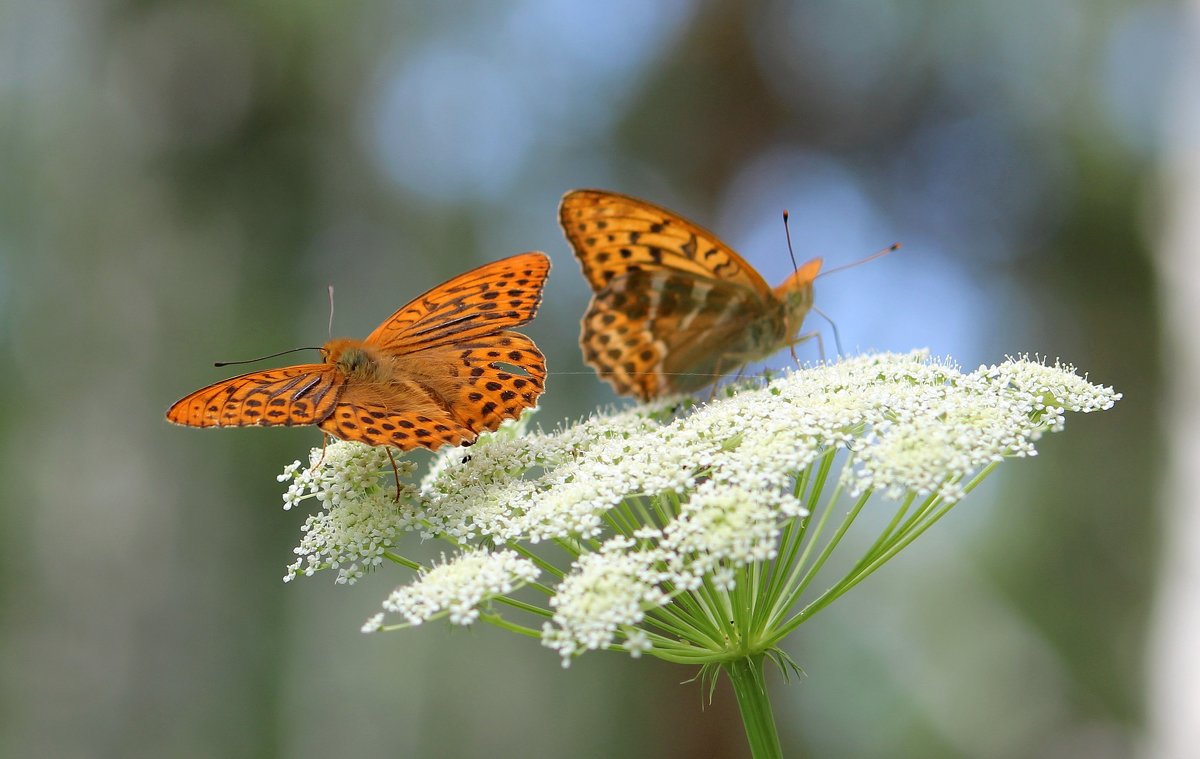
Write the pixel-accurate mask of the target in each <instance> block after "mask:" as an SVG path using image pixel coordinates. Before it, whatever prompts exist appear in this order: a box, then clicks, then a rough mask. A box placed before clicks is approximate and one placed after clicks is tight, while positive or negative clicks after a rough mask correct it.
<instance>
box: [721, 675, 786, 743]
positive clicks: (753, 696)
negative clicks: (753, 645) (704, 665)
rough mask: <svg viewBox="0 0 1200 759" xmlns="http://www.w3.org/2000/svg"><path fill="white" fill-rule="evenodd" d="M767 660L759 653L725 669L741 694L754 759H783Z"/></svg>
mask: <svg viewBox="0 0 1200 759" xmlns="http://www.w3.org/2000/svg"><path fill="white" fill-rule="evenodd" d="M765 661H766V656H765V655H764V654H755V655H754V656H748V657H746V658H744V659H738V660H736V661H732V662H728V663H726V664H723V665H721V667H722V669H724V670H725V674H727V675H729V681H730V682H731V683H733V692H734V693H735V694H737V702H738V708H739V709H740V710H741V712H742V723H743V724H744V725H745V726H746V740H747V741H748V742H749V743H750V754H751V755H752V756H753V757H754V759H782V757H783V749H782V748H781V747H780V746H779V733H778V732H777V731H776V730H775V717H774V715H772V714H771V699H770V697H769V696H768V695H767V681H766V678H765V677H764V676H763V674H764V672H763V663H764V662H765Z"/></svg>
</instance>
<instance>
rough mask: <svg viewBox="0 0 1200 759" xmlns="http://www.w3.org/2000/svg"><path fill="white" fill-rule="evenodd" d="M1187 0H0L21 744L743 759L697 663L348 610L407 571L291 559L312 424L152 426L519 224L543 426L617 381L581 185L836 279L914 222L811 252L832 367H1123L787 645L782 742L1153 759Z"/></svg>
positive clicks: (824, 748) (734, 720)
mask: <svg viewBox="0 0 1200 759" xmlns="http://www.w3.org/2000/svg"><path fill="white" fill-rule="evenodd" d="M1184 19H1185V15H1184V13H1183V11H1182V10H1181V9H1180V8H1177V7H1176V6H1175V5H1173V4H1171V3H1144V2H1117V1H1115V0H1113V1H1110V2H1087V1H1085V0H1074V1H1064V2H1054V3H1040V2H1028V1H1023V2H1022V1H1018V2H985V1H984V0H968V1H964V2H933V1H932V0H929V1H925V2H922V1H918V0H914V1H910V2H900V1H899V0H891V1H890V2H889V1H887V0H850V1H848V2H836V3H832V2H831V3H800V2H791V3H789V2H769V1H764V2H729V3H717V2H699V1H697V0H666V1H664V2H645V1H644V0H609V2H605V3H586V4H584V3H563V2H555V1H554V0H514V1H513V2H509V3H489V2H462V1H459V2H455V1H451V2H444V3H423V4H417V3H386V2H378V1H371V0H368V1H367V2H361V3H353V4H351V3H323V2H304V1H303V0H293V1H292V2H284V1H283V0H251V1H249V2H238V3H234V2H201V1H200V0H191V1H188V0H177V1H176V2H103V1H101V2H90V3H71V2H65V1H63V0H49V1H48V2H39V0H10V2H9V3H7V4H5V5H2V6H0V178H2V181H0V327H2V330H0V364H2V369H3V376H4V378H5V380H4V382H3V383H2V384H0V397H2V401H3V408H4V409H5V413H4V414H3V415H2V416H0V436H2V437H0V440H2V443H3V457H2V459H0V462H2V463H0V466H2V467H3V477H4V489H3V495H2V496H0V499H2V500H0V569H2V570H3V572H2V574H0V752H2V753H3V754H4V755H5V756H13V757H32V756H47V757H49V756H54V757H90V756H111V757H118V756H120V757H140V756H145V757H150V756H153V757H161V756H171V757H209V756H229V757H234V756H246V757H259V756H262V757H272V756H279V757H324V756H330V755H337V756H368V755H374V756H393V755H394V756H438V757H477V756H517V755H521V756H547V757H553V756H575V757H609V756H638V757H640V756H656V757H695V756H731V757H739V756H745V755H747V752H746V749H745V747H744V738H743V735H742V731H741V727H740V723H739V721H738V717H737V712H736V706H735V704H734V702H733V698H732V695H731V693H730V691H728V690H727V689H725V688H721V689H719V690H718V692H717V694H716V698H715V701H714V702H713V704H711V705H708V706H705V705H704V704H703V703H702V700H703V695H704V694H703V693H702V691H701V689H700V687H699V685H698V684H697V683H682V681H684V680H687V679H688V678H690V677H691V676H692V675H694V674H695V673H694V672H692V671H688V670H684V669H683V668H680V667H677V666H674V665H666V664H662V663H659V662H657V661H654V660H641V661H632V660H630V659H628V658H627V657H624V656H615V655H597V654H593V655H588V656H585V657H583V658H582V659H581V660H579V661H578V662H576V664H575V665H574V666H572V667H571V668H570V669H569V670H566V671H564V670H562V669H561V668H560V666H559V662H558V659H557V657H556V656H555V655H554V654H553V653H552V652H550V651H549V650H547V649H544V648H542V647H540V646H538V645H537V644H536V643H535V642H532V641H528V640H525V639H518V638H517V637H515V636H511V635H506V634H502V633H500V632H498V631H496V630H493V629H491V628H487V627H486V626H481V627H480V628H478V629H472V630H468V631H464V630H459V629H456V630H453V631H450V630H448V629H447V628H446V627H445V626H443V625H432V626H430V627H428V628H427V629H419V630H416V631H412V632H405V633H399V634H389V635H375V636H364V635H362V634H361V633H360V632H359V631H358V628H359V625H360V624H361V623H362V622H363V621H364V620H365V619H366V618H367V617H368V616H369V615H371V614H372V613H373V612H374V611H375V610H376V609H377V607H378V604H379V602H380V601H381V600H382V598H383V597H384V596H385V595H386V593H387V592H388V591H389V590H390V589H391V587H392V586H393V585H394V584H396V583H397V582H399V581H400V580H401V579H402V574H401V573H399V572H396V571H392V570H389V571H387V572H384V573H381V574H378V575H375V576H372V577H370V578H368V579H367V580H366V581H364V582H362V583H360V584H359V585H357V586H355V587H354V588H352V589H346V588H344V587H334V586H333V584H332V576H331V575H330V576H318V577H316V578H313V579H309V580H305V581H300V582H296V583H292V584H288V585H284V584H283V583H282V582H281V581H280V579H281V577H282V575H283V568H284V566H285V565H286V564H288V563H289V562H290V561H291V558H292V556H291V553H290V549H291V547H292V546H294V545H295V544H296V542H297V541H298V529H299V527H300V525H301V523H302V522H303V515H302V514H298V513H285V512H283V511H282V510H281V508H280V506H281V500H280V493H281V488H280V486H279V485H278V483H276V481H275V475H276V474H277V473H278V472H279V471H280V470H281V468H282V467H283V466H284V465H285V464H287V463H289V462H290V461H292V460H293V459H295V458H300V457H303V456H304V455H305V454H306V452H307V450H308V448H309V447H310V446H313V445H318V444H319V442H320V437H319V435H318V434H317V433H316V432H315V431H314V430H312V429H296V430H241V431H236V430H227V431H193V430H186V429H180V428H176V427H172V426H170V425H168V424H167V423H166V422H165V421H164V420H163V416H162V415H163V411H164V410H165V409H166V407H167V406H168V405H169V404H170V403H171V402H172V401H174V400H175V399H176V398H177V397H178V396H180V395H182V394H184V393H185V392H188V391H191V390H193V389H195V388H197V387H199V386H201V385H203V384H206V383H208V382H211V381H215V380H217V379H220V378H222V377H224V376H228V373H229V372H228V370H218V369H213V368H212V366H211V363H212V362H213V361H214V360H230V359H238V358H244V357H250V356H254V355H260V354H263V353H267V352H271V351H275V350H280V349H284V348H289V347H294V346H299V345H314V344H320V343H322V342H323V341H324V339H325V337H326V319H327V317H328V311H327V304H326V296H325V286H326V284H330V283H332V284H333V285H335V286H336V288H337V313H336V319H335V327H334V331H335V333H338V334H344V335H350V336H356V337H361V336H363V335H365V334H366V333H367V332H369V331H370V330H371V329H372V328H374V326H375V325H376V324H377V323H378V322H379V321H380V320H381V319H383V318H384V317H385V316H387V315H388V314H389V313H391V312H392V311H393V310H394V309H395V308H397V307H398V306H399V305H400V304H402V303H403V302H404V301H406V300H407V299H408V298H409V297H411V296H413V295H415V294H417V293H419V292H420V291H422V290H424V289H426V288H427V287H429V286H432V285H434V284H436V283H438V282H440V281H442V280H443V279H445V278H448V277H449V276H451V275H453V274H455V273H458V272H459V271H462V270H464V269H466V268H469V267H471V266H475V265H478V264H480V263H483V262H485V261H489V260H493V259H497V258H500V257H503V256H507V255H510V254H514V253H518V252H520V251H524V250H530V249H539V250H545V251H547V252H548V253H549V254H550V256H551V257H552V259H553V260H554V264H555V269H554V271H553V273H552V275H551V278H550V282H549V286H548V288H547V291H546V299H545V305H544V308H543V311H542V314H541V316H540V317H539V318H538V319H537V320H536V321H535V322H534V323H533V324H532V325H531V326H530V327H529V328H528V329H527V331H528V333H529V334H530V335H532V336H533V337H534V338H535V339H536V340H537V342H538V344H539V345H540V346H541V347H542V348H543V350H544V351H545V352H546V354H547V355H548V356H549V361H550V368H551V371H552V372H554V374H552V376H551V377H550V380H549V383H548V390H547V393H546V395H545V396H544V398H543V403H542V408H543V410H542V412H541V414H540V421H541V423H542V424H544V425H545V424H553V423H554V422H555V421H557V420H558V419H560V418H563V417H576V416H578V415H580V414H584V413H586V412H587V411H588V410H589V409H592V408H594V407H595V406H596V405H598V404H601V403H605V402H608V401H610V400H612V396H611V394H610V393H609V391H608V386H607V385H604V384H603V383H601V382H599V381H598V380H597V379H596V378H595V377H594V375H592V374H591V373H590V371H589V370H588V369H587V367H586V366H584V365H583V364H582V361H581V358H580V355H579V350H578V347H577V345H576V339H577V332H578V319H579V317H580V315H581V314H582V311H583V309H584V306H585V303H586V298H587V293H586V288H585V286H584V283H583V281H582V278H581V277H580V276H579V274H578V269H577V267H576V265H575V263H574V261H573V260H572V257H571V254H570V252H569V250H568V248H567V246H566V244H565V242H564V241H563V239H562V237H561V234H560V232H559V231H558V228H557V224H556V204H557V201H558V198H559V197H560V196H561V195H562V193H563V192H564V191H566V190H568V189H570V188H574V187H601V188H606V189H613V190H617V191H622V192H627V193H631V194H634V195H639V196H643V197H646V198H648V199H650V200H653V201H655V202H658V203H660V204H663V205H666V206H667V207H670V208H674V209H676V210H678V211H680V212H681V213H684V214H686V215H688V216H690V217H691V218H693V219H695V220H696V221H698V222H699V223H701V224H704V225H705V226H708V227H709V228H711V229H713V230H714V231H716V232H718V233H719V234H720V235H721V236H722V237H723V238H724V239H725V240H726V241H727V242H729V243H730V244H732V245H733V246H734V247H735V248H736V249H738V250H739V251H741V252H742V253H743V255H744V256H745V257H746V258H747V259H748V260H749V261H750V262H751V263H753V264H754V265H755V266H756V267H758V268H759V269H760V271H762V273H763V274H764V276H765V277H766V278H767V279H768V280H769V281H771V282H778V281H780V280H781V279H783V277H784V276H786V274H787V273H789V271H790V269H791V264H790V262H789V260H788V256H787V252H786V248H785V244H784V236H783V229H782V224H781V223H780V212H781V211H782V210H783V209H785V208H786V209H789V210H790V211H791V213H792V219H793V221H792V225H793V226H792V234H793V237H794V239H795V240H796V243H797V249H798V250H797V254H798V256H802V257H809V256H813V255H822V256H824V257H825V259H826V262H827V265H837V264H841V263H846V262H849V261H851V260H854V259H856V258H859V257H861V256H864V255H866V254H869V253H871V252H873V251H875V250H878V249H879V248H882V247H884V246H886V245H888V244H890V243H892V242H894V241H900V242H902V243H903V244H904V248H903V250H902V251H901V252H899V253H897V254H895V255H892V256H890V257H887V258H885V259H883V260H881V261H878V262H874V263H872V264H870V265H869V266H865V267H862V268H858V269H855V270H853V271H849V272H845V273H842V274H838V275H836V276H834V277H830V278H828V279H822V280H821V281H820V282H819V283H818V284H819V287H818V290H817V295H816V298H817V303H818V305H820V306H821V308H822V309H823V310H825V311H826V312H827V313H829V314H831V315H832V316H833V318H834V319H835V320H836V321H837V323H838V326H839V329H840V332H841V335H842V337H843V341H844V343H845V344H846V348H847V350H848V351H854V350H859V349H866V348H878V349H888V350H900V351H907V350H909V349H912V348H918V347H927V348H929V349H930V350H931V351H932V352H933V353H934V354H937V355H949V356H952V357H953V358H954V359H956V360H957V361H959V362H960V363H961V364H962V365H963V366H965V367H966V368H968V369H970V368H973V367H974V366H976V365H978V364H980V363H983V362H987V363H991V362H996V361H1000V360H1002V359H1003V357H1004V355H1005V354H1007V353H1018V352H1038V353H1041V354H1042V355H1046V356H1050V357H1062V358H1063V359H1065V360H1067V361H1071V362H1074V363H1076V364H1077V365H1079V366H1080V367H1081V368H1083V369H1085V370H1087V371H1089V372H1090V373H1091V376H1092V378H1093V379H1094V380H1096V381H1098V382H1101V383H1104V384H1112V385H1115V386H1116V387H1117V389H1118V390H1120V391H1122V392H1124V393H1125V396H1126V397H1125V400H1124V401H1122V402H1121V403H1120V404H1119V405H1118V406H1117V407H1116V409H1114V410H1113V411H1111V412H1108V413H1105V414H1100V415H1096V416H1095V417H1089V418H1072V419H1071V420H1070V421H1069V423H1068V428H1067V431H1066V433H1065V434H1063V435H1055V436H1051V437H1050V438H1048V439H1046V440H1045V441H1044V443H1043V445H1042V455H1041V456H1040V457H1039V458H1038V459H1035V460H1032V461H1024V462H1014V463H1011V464H1009V465H1006V466H1005V467H1002V468H1001V470H1000V472H999V473H998V474H997V475H996V476H995V477H994V478H993V479H992V480H990V481H989V482H988V484H987V486H986V487H985V488H984V489H983V490H982V492H981V493H980V494H979V495H978V496H977V497H974V498H972V499H969V500H968V501H967V502H965V503H964V504H963V506H961V507H960V508H959V509H958V510H957V511H956V512H955V513H953V514H952V515H951V517H950V518H949V519H948V520H945V521H944V522H942V523H941V524H939V525H938V527H937V529H935V530H932V531H931V532H930V533H929V534H927V535H926V536H925V537H923V538H922V540H921V541H919V542H918V543H917V544H916V545H915V546H914V547H913V548H912V549H910V550H909V551H908V552H907V553H906V554H905V555H902V556H901V557H900V558H899V559H898V560H896V561H895V562H894V563H893V565H892V566H890V567H889V569H888V571H886V572H883V573H881V574H880V575H877V576H875V577H873V578H872V579H871V580H870V581H869V582H867V583H865V584H864V585H863V586H861V587H860V588H859V589H857V590H856V591H855V592H854V593H852V594H851V595H850V596H849V597H847V598H846V599H844V600H842V601H841V602H839V603H838V604H837V605H835V606H834V607H833V608H832V609H830V610H829V611H828V612H826V613H824V614H821V615H819V616H818V617H816V618H815V619H814V620H813V622H812V623H811V624H808V625H806V626H805V627H803V628H802V629H801V630H800V631H799V632H798V633H797V634H796V635H794V636H793V637H792V638H791V639H790V641H789V642H790V648H789V650H790V652H791V653H792V655H793V656H794V657H795V658H796V660H797V661H798V662H800V663H801V664H802V665H803V667H804V668H805V670H806V672H807V678H806V679H804V680H802V681H800V682H794V683H792V684H790V685H788V684H784V683H782V682H781V681H778V680H776V681H775V682H774V685H775V706H776V711H777V715H776V718H777V720H778V722H779V724H780V729H781V732H782V736H783V740H784V742H785V745H786V747H787V749H788V752H789V755H792V756H813V757H851V756H853V757H943V756H944V757H956V756H964V757H1076V756H1078V757H1085V756H1086V757H1118V756H1128V755H1130V754H1133V753H1136V752H1137V751H1138V749H1139V746H1141V745H1143V742H1144V741H1145V740H1146V734H1147V733H1146V731H1147V725H1148V724H1150V723H1151V722H1152V719H1151V714H1150V713H1149V711H1150V707H1149V706H1148V700H1147V695H1146V693H1147V688H1146V676H1147V675H1146V671H1145V669H1146V668H1145V664H1144V662H1145V659H1146V657H1147V641H1148V639H1149V634H1148V629H1149V628H1148V620H1149V618H1150V613H1151V602H1152V598H1153V595H1154V583H1155V579H1156V574H1157V571H1158V569H1157V567H1158V562H1159V556H1160V551H1159V548H1158V536H1159V529H1160V525H1159V517H1158V516H1157V514H1158V513H1159V512H1157V511H1156V507H1155V505H1154V498H1155V495H1156V493H1157V491H1158V487H1157V486H1156V484H1155V483H1156V479H1157V478H1158V475H1159V472H1158V469H1157V466H1156V462H1158V461H1159V460H1160V459H1161V457H1162V453H1163V448H1164V443H1163V440H1162V434H1161V432H1160V430H1159V429H1158V428H1157V421H1156V420H1157V419H1158V418H1159V417H1160V415H1161V414H1162V413H1163V411H1162V410H1161V409H1160V408H1158V406H1157V405H1156V404H1157V403H1158V402H1159V399H1160V398H1161V395H1162V391H1161V388H1160V381H1161V378H1160V376H1159V370H1158V366H1159V361H1160V360H1161V358H1160V355H1159V353H1160V349H1159V343H1160V338H1159V329H1160V327H1159V323H1158V322H1159V316H1158V315H1157V314H1158V310H1157V305H1156V302H1155V298H1156V295H1155V289H1154V288H1155V281H1154V275H1153V267H1152V258H1151V249H1152V245H1153V244H1154V242H1155V240H1156V239H1157V236H1158V234H1159V231H1158V228H1159V225H1160V224H1161V222H1162V218H1161V217H1162V213H1163V212H1162V205H1163V199H1162V197H1161V193H1160V188H1159V185H1158V184H1157V183H1156V179H1155V171H1156V170H1157V162H1158V161H1159V160H1160V156H1161V151H1162V149H1163V134H1164V131H1165V130H1164V120H1165V115H1164V114H1165V113H1166V112H1167V110H1166V105H1167V103H1168V102H1169V100H1170V93H1171V91H1172V90H1171V89H1170V88H1171V82H1172V81H1173V79H1172V77H1173V76H1174V73H1175V71H1176V63H1177V61H1178V60H1179V55H1180V53H1181V52H1182V50H1183V48H1184V45H1185V39H1184V36H1183V31H1182V30H1183V28H1184ZM817 326H819V325H817ZM829 344H830V342H829V340H828V338H827V340H826V345H829ZM807 347H808V346H806V348H807ZM803 357H804V358H806V359H810V360H811V359H815V358H816V355H815V351H814V350H812V349H810V353H809V354H808V355H804V356H803ZM788 362H789V359H788V358H787V355H786V352H785V353H784V354H783V355H781V356H779V357H776V358H775V359H774V360H773V361H772V364H773V365H776V366H784V365H786V364H787V363H788ZM427 548H429V547H427ZM681 683H682V684H681ZM1196 755H1197V756H1200V752H1198V753H1197V754H1196Z"/></svg>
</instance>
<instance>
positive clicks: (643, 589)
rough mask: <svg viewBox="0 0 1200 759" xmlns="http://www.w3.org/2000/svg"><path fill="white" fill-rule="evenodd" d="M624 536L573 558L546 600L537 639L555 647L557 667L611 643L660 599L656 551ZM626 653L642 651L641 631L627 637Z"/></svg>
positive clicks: (664, 598) (664, 597)
mask: <svg viewBox="0 0 1200 759" xmlns="http://www.w3.org/2000/svg"><path fill="white" fill-rule="evenodd" d="M635 545H636V544H635V542H634V541H633V540H630V539H628V538H611V539H609V540H608V541H607V542H605V544H604V546H603V547H602V548H601V549H600V550H598V551H592V552H590V553H585V554H583V555H582V556H580V557H579V559H578V560H577V561H576V562H575V564H574V566H572V567H571V572H570V573H569V574H568V575H567V576H566V577H565V578H563V580H562V582H560V583H559V584H558V592H557V593H556V594H555V596H554V598H551V599H550V605H551V606H553V607H554V608H555V609H556V611H555V614H554V623H553V624H551V623H550V622H547V623H545V624H544V625H543V626H542V643H544V644H545V645H546V646H548V647H549V648H552V649H554V650H556V651H558V653H559V655H560V656H562V659H563V666H564V667H566V666H568V665H570V663H571V659H572V657H574V656H575V655H577V654H581V653H583V652H584V651H587V650H595V649H597V648H602V647H605V646H608V645H610V644H612V642H613V639H614V637H615V635H616V632H617V631H618V630H622V631H625V632H626V633H634V632H637V630H636V627H637V625H638V624H639V623H640V622H641V621H642V619H643V618H644V616H645V609H650V608H655V607H658V606H662V605H664V604H666V603H667V602H668V601H669V600H670V597H669V596H668V595H667V594H666V593H664V592H663V591H662V589H661V588H660V587H659V585H660V583H661V582H662V580H663V575H662V573H661V572H659V571H657V570H656V569H655V567H654V565H655V563H656V562H655V559H656V558H657V556H658V552H656V551H648V552H647V551H636V550H631V549H633V548H634V547H635ZM630 640H631V642H632V645H627V646H626V647H627V648H628V649H629V651H630V652H631V653H634V654H638V653H641V651H642V650H645V648H646V645H645V642H646V641H645V634H644V633H642V634H640V635H635V636H633V637H631V639H630Z"/></svg>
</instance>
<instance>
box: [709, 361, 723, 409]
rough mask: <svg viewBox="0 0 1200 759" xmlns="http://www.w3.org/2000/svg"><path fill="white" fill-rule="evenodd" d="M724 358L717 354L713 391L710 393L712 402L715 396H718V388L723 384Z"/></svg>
mask: <svg viewBox="0 0 1200 759" xmlns="http://www.w3.org/2000/svg"><path fill="white" fill-rule="evenodd" d="M724 358H725V357H724V356H717V363H716V364H714V365H713V383H712V391H710V392H709V394H708V402H709V403H712V401H713V398H716V397H717V388H718V387H719V386H720V384H721V361H723V360H724Z"/></svg>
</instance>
